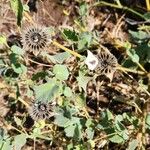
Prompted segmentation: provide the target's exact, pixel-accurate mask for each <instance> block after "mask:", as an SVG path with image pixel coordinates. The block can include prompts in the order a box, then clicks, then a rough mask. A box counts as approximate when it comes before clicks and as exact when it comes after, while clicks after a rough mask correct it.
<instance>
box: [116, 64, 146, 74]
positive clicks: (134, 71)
mask: <svg viewBox="0 0 150 150" xmlns="http://www.w3.org/2000/svg"><path fill="white" fill-rule="evenodd" d="M117 69H118V70H121V71H123V72H131V73H136V74H139V75H144V74H145V72H143V71H137V70H133V69H129V68H125V67H122V66H118V67H117Z"/></svg>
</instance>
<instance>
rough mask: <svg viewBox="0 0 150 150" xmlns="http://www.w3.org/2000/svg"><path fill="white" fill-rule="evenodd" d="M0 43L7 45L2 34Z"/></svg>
mask: <svg viewBox="0 0 150 150" xmlns="http://www.w3.org/2000/svg"><path fill="white" fill-rule="evenodd" d="M0 44H1V45H3V44H5V45H7V39H6V37H5V36H4V35H0Z"/></svg>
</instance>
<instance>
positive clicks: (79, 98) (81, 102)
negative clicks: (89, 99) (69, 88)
mask: <svg viewBox="0 0 150 150" xmlns="http://www.w3.org/2000/svg"><path fill="white" fill-rule="evenodd" d="M75 104H76V106H78V107H80V108H82V107H85V106H86V97H85V96H84V94H80V95H76V98H75Z"/></svg>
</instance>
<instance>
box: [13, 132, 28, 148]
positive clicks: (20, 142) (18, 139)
mask: <svg viewBox="0 0 150 150" xmlns="http://www.w3.org/2000/svg"><path fill="white" fill-rule="evenodd" d="M26 138H27V136H26V134H20V135H17V136H15V138H14V147H15V149H16V150H21V148H22V147H23V146H24V145H25V144H26Z"/></svg>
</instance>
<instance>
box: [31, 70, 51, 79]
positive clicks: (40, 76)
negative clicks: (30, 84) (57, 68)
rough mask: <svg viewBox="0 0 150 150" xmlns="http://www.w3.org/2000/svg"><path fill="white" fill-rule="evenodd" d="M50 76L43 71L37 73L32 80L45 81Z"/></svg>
mask: <svg viewBox="0 0 150 150" xmlns="http://www.w3.org/2000/svg"><path fill="white" fill-rule="evenodd" d="M47 75H48V73H47V72H44V71H41V72H37V73H36V74H34V75H33V76H32V80H33V81H35V80H39V79H45V77H46V76H47Z"/></svg>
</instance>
